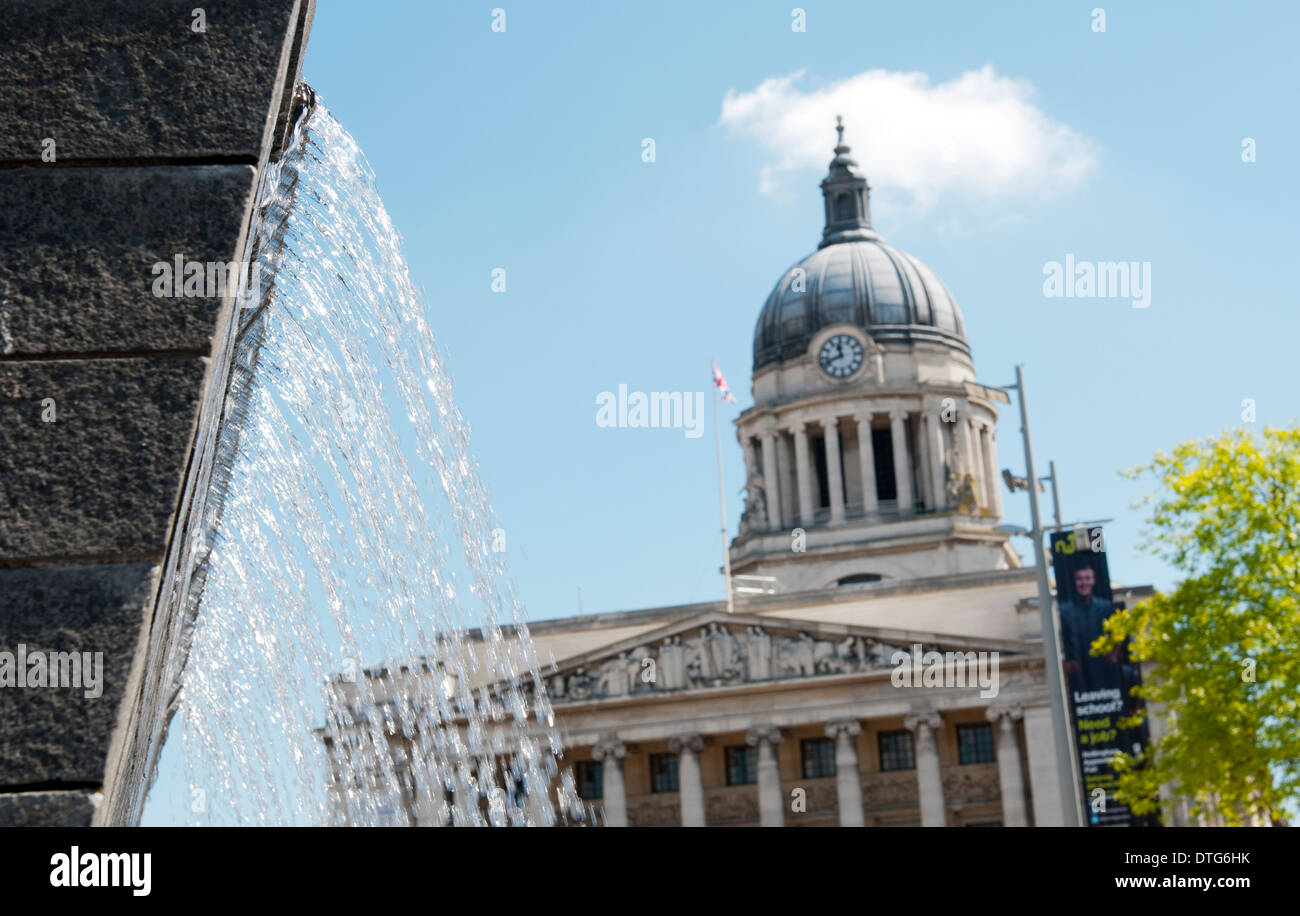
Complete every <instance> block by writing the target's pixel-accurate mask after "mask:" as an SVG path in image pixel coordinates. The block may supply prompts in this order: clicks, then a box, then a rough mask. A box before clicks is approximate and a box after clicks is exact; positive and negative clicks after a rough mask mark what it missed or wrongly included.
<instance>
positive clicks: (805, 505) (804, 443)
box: [793, 422, 813, 528]
mask: <svg viewBox="0 0 1300 916" xmlns="http://www.w3.org/2000/svg"><path fill="white" fill-rule="evenodd" d="M793 432H794V472H795V478H796V483H797V487H796V489H798V491H799V524H801V525H803V526H804V527H805V528H811V527H812V524H813V502H812V467H811V464H810V462H809V460H808V424H807V423H804V422H799V423H796V424H795V425H794V429H793Z"/></svg>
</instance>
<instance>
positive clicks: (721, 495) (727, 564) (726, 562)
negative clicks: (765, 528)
mask: <svg viewBox="0 0 1300 916" xmlns="http://www.w3.org/2000/svg"><path fill="white" fill-rule="evenodd" d="M713 444H714V447H715V448H716V450H717V453H718V509H719V511H720V512H721V513H722V570H723V575H724V576H726V579H727V613H728V614H730V613H732V612H734V611H735V609H736V608H735V605H734V603H733V600H732V597H731V551H730V550H728V549H727V495H726V492H725V491H724V490H723V488H722V427H720V426H719V425H718V386H717V385H714V386H713ZM746 460H747V461H748V459H746Z"/></svg>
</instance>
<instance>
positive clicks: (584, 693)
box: [568, 668, 592, 700]
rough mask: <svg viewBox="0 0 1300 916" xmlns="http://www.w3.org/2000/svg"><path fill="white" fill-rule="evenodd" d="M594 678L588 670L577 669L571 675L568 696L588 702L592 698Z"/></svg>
mask: <svg viewBox="0 0 1300 916" xmlns="http://www.w3.org/2000/svg"><path fill="white" fill-rule="evenodd" d="M591 682H592V678H591V676H590V675H588V674H587V669H586V668H577V669H575V670H574V672H573V673H572V674H570V675H569V683H568V695H569V698H570V699H574V700H586V699H589V698H590V697H591V687H592V683H591Z"/></svg>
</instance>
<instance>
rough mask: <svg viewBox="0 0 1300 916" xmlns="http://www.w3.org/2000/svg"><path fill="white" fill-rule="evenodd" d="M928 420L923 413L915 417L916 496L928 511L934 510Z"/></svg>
mask: <svg viewBox="0 0 1300 916" xmlns="http://www.w3.org/2000/svg"><path fill="white" fill-rule="evenodd" d="M931 451H932V445H931V440H930V418H929V417H928V416H927V415H926V414H925V412H924V411H920V412H918V413H917V415H916V471H917V474H916V495H917V497H918V498H919V499H920V500H921V502H922V503H923V504H924V505H925V508H926V509H928V510H933V509H934V494H933V493H931V492H930V488H931V486H933V483H934V480H933V476H932V475H931V474H930V452H931Z"/></svg>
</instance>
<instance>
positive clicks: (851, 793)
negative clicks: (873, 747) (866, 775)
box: [826, 719, 866, 827]
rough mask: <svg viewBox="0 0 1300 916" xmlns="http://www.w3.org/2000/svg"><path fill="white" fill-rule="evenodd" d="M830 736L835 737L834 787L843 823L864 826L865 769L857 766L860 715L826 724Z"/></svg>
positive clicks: (841, 822)
mask: <svg viewBox="0 0 1300 916" xmlns="http://www.w3.org/2000/svg"><path fill="white" fill-rule="evenodd" d="M826 734H827V736H829V737H831V738H834V739H835V791H836V793H837V794H838V796H839V800H840V826H841V827H862V826H865V825H866V819H865V818H864V816H863V814H862V772H861V771H860V770H859V769H858V735H860V734H862V725H861V723H859V722H858V720H857V719H837V720H836V721H834V722H828V723H827V724H826Z"/></svg>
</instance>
